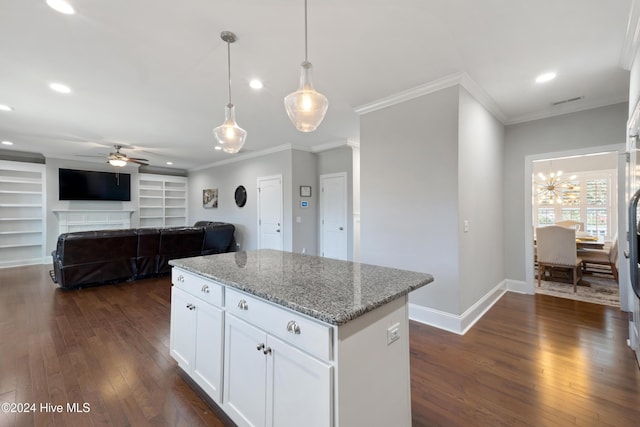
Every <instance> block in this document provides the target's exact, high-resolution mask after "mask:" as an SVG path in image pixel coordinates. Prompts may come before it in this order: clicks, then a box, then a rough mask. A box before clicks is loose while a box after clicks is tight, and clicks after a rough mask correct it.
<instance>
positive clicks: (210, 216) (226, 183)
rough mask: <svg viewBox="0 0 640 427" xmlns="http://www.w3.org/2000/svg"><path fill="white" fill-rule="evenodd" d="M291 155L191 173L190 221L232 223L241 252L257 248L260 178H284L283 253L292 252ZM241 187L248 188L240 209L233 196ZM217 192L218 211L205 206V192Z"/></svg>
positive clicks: (277, 154)
mask: <svg viewBox="0 0 640 427" xmlns="http://www.w3.org/2000/svg"><path fill="white" fill-rule="evenodd" d="M291 162H292V154H291V150H285V151H279V152H277V153H272V154H268V155H264V156H260V157H256V158H252V159H246V160H241V161H236V162H232V163H227V164H223V165H218V166H215V167H211V168H207V169H203V170H198V171H191V172H190V173H189V218H190V222H191V223H194V222H195V221H200V220H209V221H223V222H230V223H232V224H234V225H235V226H236V240H237V242H238V243H239V244H240V249H241V250H252V249H257V246H258V205H257V203H256V202H257V197H258V189H257V180H258V178H259V177H265V176H271V175H282V190H283V201H284V203H283V204H284V206H283V220H284V223H283V228H282V231H283V233H284V234H283V239H284V250H287V251H290V250H291V249H292V216H291V209H288V208H287V207H288V206H291V204H292V194H291V186H292V184H291V183H292V167H291ZM238 185H244V186H245V187H246V189H247V204H246V205H245V206H244V207H242V208H239V207H237V206H236V204H235V200H234V193H235V189H236V187H237V186H238ZM206 188H217V189H218V208H214V209H205V208H203V207H202V190H203V189H206Z"/></svg>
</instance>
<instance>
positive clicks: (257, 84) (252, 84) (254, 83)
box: [249, 79, 263, 89]
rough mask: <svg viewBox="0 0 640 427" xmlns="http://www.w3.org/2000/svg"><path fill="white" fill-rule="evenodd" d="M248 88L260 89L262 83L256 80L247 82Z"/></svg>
mask: <svg viewBox="0 0 640 427" xmlns="http://www.w3.org/2000/svg"><path fill="white" fill-rule="evenodd" d="M249 86H250V87H251V88H252V89H262V86H263V85H262V82H261V81H260V80H258V79H253V80H251V81H250V82H249Z"/></svg>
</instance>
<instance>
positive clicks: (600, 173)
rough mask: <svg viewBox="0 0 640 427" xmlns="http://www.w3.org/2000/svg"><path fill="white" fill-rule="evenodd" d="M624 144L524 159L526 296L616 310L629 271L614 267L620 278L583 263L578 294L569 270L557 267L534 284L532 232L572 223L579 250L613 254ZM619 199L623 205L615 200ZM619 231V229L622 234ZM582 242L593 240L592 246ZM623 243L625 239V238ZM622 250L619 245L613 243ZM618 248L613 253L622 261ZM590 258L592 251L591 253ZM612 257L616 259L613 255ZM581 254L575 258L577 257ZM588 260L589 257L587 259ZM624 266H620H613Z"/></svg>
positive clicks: (619, 225)
mask: <svg viewBox="0 0 640 427" xmlns="http://www.w3.org/2000/svg"><path fill="white" fill-rule="evenodd" d="M625 163H626V162H625V157H624V148H622V146H607V147H593V148H590V149H582V150H573V151H570V152H559V153H547V154H541V155H536V156H528V157H527V158H526V160H525V179H526V180H525V182H527V186H526V188H525V203H526V205H527V206H525V213H526V218H525V226H526V228H525V245H526V247H525V254H526V260H525V266H526V273H525V274H526V289H527V293H531V294H533V293H544V294H548V295H553V296H558V297H562V298H568V299H575V300H581V301H587V302H594V303H599V304H606V305H611V306H617V307H619V306H620V303H621V301H620V298H623V299H624V295H622V293H621V292H620V283H624V278H625V277H626V275H627V272H626V271H624V270H623V269H621V268H618V269H617V272H618V280H615V278H614V274H613V270H612V268H610V266H608V265H600V264H592V263H586V264H584V266H583V268H582V274H583V277H582V280H581V281H580V284H581V285H583V286H578V289H577V292H576V293H574V292H573V286H572V285H571V284H570V283H566V282H567V281H570V279H571V278H570V276H569V275H568V274H567V273H568V272H567V271H566V270H563V269H556V270H555V273H551V274H549V273H548V274H547V275H545V277H544V278H543V280H542V283H541V286H540V287H538V285H537V269H536V262H535V261H536V247H535V244H534V243H535V229H536V227H544V226H548V225H565V226H566V225H567V224H571V226H572V227H574V228H579V230H576V238H577V243H576V245H577V247H578V249H579V251H578V252H580V251H582V250H583V249H585V248H586V249H587V250H592V249H594V248H595V249H596V250H601V251H607V250H611V249H612V247H613V246H614V244H615V243H616V239H617V238H618V236H625V234H624V233H625V231H624V230H625V221H624V218H625V206H624V205H625V203H624V187H625V182H624V179H625V178H624V176H625ZM619 200H621V201H622V202H621V203H618V201H619ZM621 230H622V231H621ZM581 242H586V243H590V242H594V245H593V246H588V245H587V244H585V245H582V244H581ZM622 243H623V244H624V243H625V242H624V237H623V242H622ZM617 246H618V247H620V245H619V244H618V245H617ZM621 251H622V249H620V250H619V251H618V253H617V254H615V256H616V257H621V254H620V253H619V252H621ZM589 255H593V253H591V252H590V253H589ZM612 255H614V254H613V253H612ZM578 256H579V255H578ZM585 258H588V255H587V256H585ZM617 265H618V267H619V266H623V265H624V264H623V263H622V262H618V263H617Z"/></svg>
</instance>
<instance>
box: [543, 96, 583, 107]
mask: <svg viewBox="0 0 640 427" xmlns="http://www.w3.org/2000/svg"><path fill="white" fill-rule="evenodd" d="M582 98H584V96H576V97H575V98H569V99H564V100H562V101H558V102H554V103H553V104H551V105H552V106H553V107H555V106H556V105H562V104H568V103H569V102H575V101H579V100H581V99H582Z"/></svg>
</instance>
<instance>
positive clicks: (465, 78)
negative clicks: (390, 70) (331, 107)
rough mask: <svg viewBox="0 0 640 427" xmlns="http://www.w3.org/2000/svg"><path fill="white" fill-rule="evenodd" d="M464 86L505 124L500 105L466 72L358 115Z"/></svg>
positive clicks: (359, 111) (389, 99)
mask: <svg viewBox="0 0 640 427" xmlns="http://www.w3.org/2000/svg"><path fill="white" fill-rule="evenodd" d="M456 85H459V86H462V87H463V88H465V89H466V90H467V91H468V92H469V93H470V94H471V95H472V96H473V97H474V98H476V100H478V102H480V103H481V104H482V105H483V106H484V107H485V108H486V109H487V110H489V112H491V114H493V115H494V116H495V117H496V118H497V119H498V120H499V121H500V122H502V123H504V122H505V120H506V116H505V115H504V113H503V112H502V110H500V107H498V104H496V102H495V101H494V100H493V98H491V96H489V94H488V93H487V92H485V91H484V89H482V88H481V87H480V85H478V84H477V83H476V82H475V81H474V80H473V79H472V78H471V77H469V75H468V74H467V73H465V72H459V73H455V74H450V75H448V76H444V77H442V78H440V79H437V80H433V81H431V82H429V83H425V84H423V85H420V86H416V87H414V88H411V89H407V90H404V91H402V92H398V93H396V94H394V95H391V96H387V97H385V98H381V99H378V100H376V101H373V102H370V103H368V104H364V105H361V106H359V107H356V108H355V112H356V113H357V114H360V115H362V114H367V113H371V112H373V111H377V110H381V109H383V108H386V107H390V106H392V105H397V104H400V103H402V102H406V101H409V100H411V99H415V98H418V97H420V96H424V95H428V94H430V93H434V92H437V91H439V90H442V89H446V88H449V87H452V86H456Z"/></svg>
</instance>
